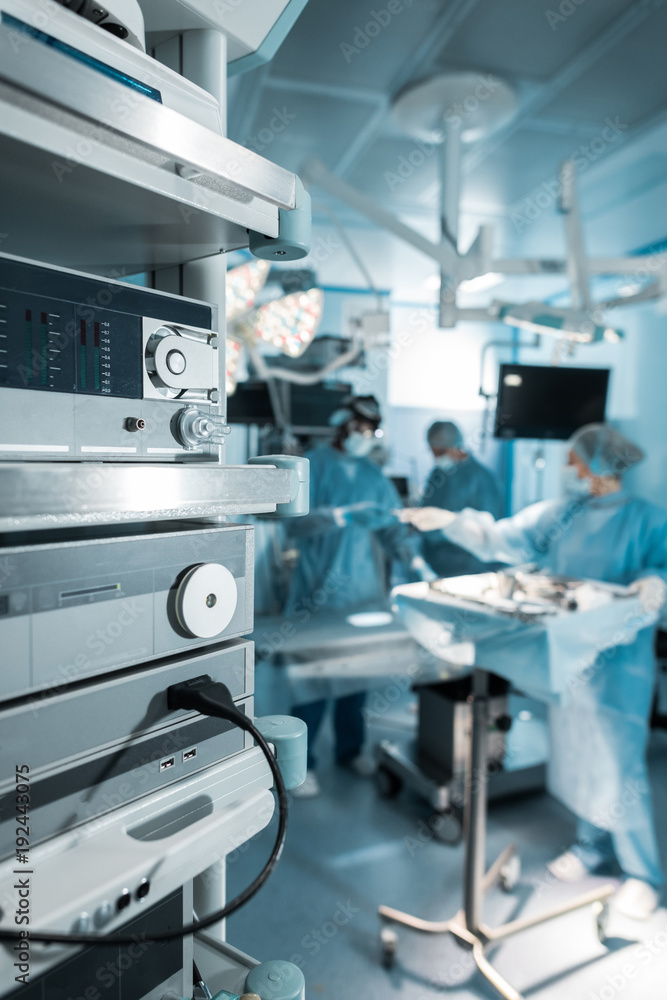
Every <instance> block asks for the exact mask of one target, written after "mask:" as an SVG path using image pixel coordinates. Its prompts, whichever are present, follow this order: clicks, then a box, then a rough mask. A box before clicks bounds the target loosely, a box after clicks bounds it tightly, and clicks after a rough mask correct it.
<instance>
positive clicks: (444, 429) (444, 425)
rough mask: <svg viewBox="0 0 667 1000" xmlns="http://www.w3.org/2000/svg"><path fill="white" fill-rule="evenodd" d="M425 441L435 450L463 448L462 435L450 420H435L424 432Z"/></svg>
mask: <svg viewBox="0 0 667 1000" xmlns="http://www.w3.org/2000/svg"><path fill="white" fill-rule="evenodd" d="M426 440H427V441H428V443H429V444H430V445H431V446H432V445H435V446H436V448H462V447H463V435H462V434H461V431H460V430H459V428H458V427H457V426H456V424H454V423H452V421H451V420H436V422H435V423H434V424H431V426H430V427H429V429H428V431H427V432H426Z"/></svg>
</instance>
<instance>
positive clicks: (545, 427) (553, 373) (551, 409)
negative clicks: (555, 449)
mask: <svg viewBox="0 0 667 1000" xmlns="http://www.w3.org/2000/svg"><path fill="white" fill-rule="evenodd" d="M608 384H609V369H608V368H555V367H552V366H547V365H501V366H500V379H499V383H498V406H497V409H496V423H495V428H494V436H495V437H497V438H505V439H512V438H546V439H553V440H557V441H566V440H567V439H568V438H569V437H571V435H572V434H574V432H575V431H576V430H578V429H579V428H580V427H583V425H584V424H591V423H598V422H602V421H604V418H605V405H606V401H607V387H608Z"/></svg>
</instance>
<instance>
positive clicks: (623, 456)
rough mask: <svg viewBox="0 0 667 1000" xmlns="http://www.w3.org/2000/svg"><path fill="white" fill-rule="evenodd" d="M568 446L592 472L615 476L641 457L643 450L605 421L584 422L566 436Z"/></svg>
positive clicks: (621, 474)
mask: <svg viewBox="0 0 667 1000" xmlns="http://www.w3.org/2000/svg"><path fill="white" fill-rule="evenodd" d="M570 448H571V449H572V451H573V452H575V454H576V455H578V456H579V458H580V459H581V460H582V462H585V463H586V465H587V466H588V468H589V469H590V470H591V472H592V473H593V475H594V476H618V477H619V478H621V477H622V476H623V475H624V474H625V473H626V472H627V471H628V469H631V468H632V466H633V465H637V464H638V463H639V462H641V461H642V460H643V459H644V452H643V451H642V450H641V448H639V447H638V446H637V445H636V444H633V442H632V441H629V440H628V438H626V437H624V436H623V435H622V434H621V433H620V432H619V431H617V430H615V429H614V428H613V427H610V426H609V424H586V426H585V427H580V428H579V430H578V431H577V432H576V433H575V434H573V435H572V437H571V438H570Z"/></svg>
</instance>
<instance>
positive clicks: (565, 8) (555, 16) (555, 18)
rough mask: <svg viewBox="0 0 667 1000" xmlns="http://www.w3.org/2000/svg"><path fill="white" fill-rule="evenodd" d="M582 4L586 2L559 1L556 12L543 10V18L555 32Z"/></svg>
mask: <svg viewBox="0 0 667 1000" xmlns="http://www.w3.org/2000/svg"><path fill="white" fill-rule="evenodd" d="M584 3H586V0H561V3H560V4H559V5H558V10H551V8H549V10H545V12H544V16H545V17H546V19H547V21H548V23H549V27H550V28H551V30H552V31H555V30H556V28H557V27H558V25H559V24H563V23H564V22H565V21H567V19H568V18H569V17H572V15H573V14H574V13H576V11H577V10H578V8H579V7H581V5H582V4H584Z"/></svg>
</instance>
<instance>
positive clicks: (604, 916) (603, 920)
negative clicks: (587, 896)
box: [593, 903, 610, 944]
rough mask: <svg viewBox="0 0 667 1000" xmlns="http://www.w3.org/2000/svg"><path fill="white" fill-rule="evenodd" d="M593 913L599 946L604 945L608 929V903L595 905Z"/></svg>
mask: <svg viewBox="0 0 667 1000" xmlns="http://www.w3.org/2000/svg"><path fill="white" fill-rule="evenodd" d="M593 913H594V914H595V931H596V934H597V936H598V941H599V942H600V944H604V943H605V941H606V940H607V930H608V928H609V915H610V914H609V903H595V905H594V906H593Z"/></svg>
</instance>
